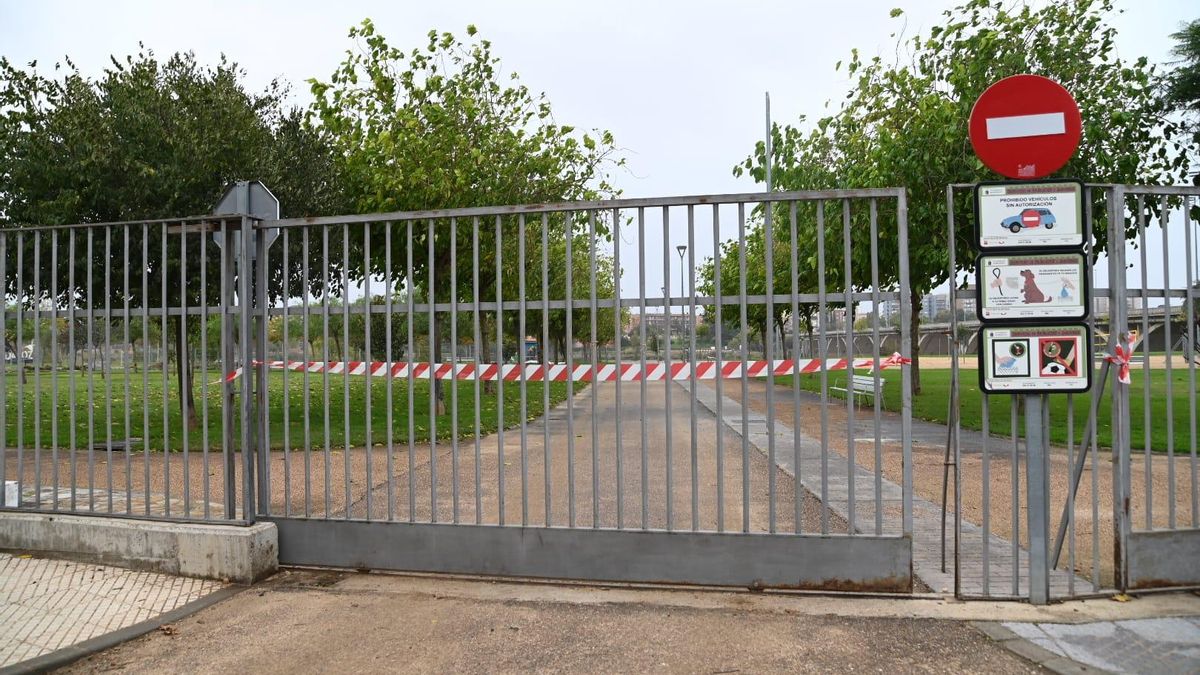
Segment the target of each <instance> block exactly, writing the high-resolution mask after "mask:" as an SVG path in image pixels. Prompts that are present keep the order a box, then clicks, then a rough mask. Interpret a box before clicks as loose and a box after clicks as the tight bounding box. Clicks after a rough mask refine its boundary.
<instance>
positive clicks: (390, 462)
mask: <svg viewBox="0 0 1200 675" xmlns="http://www.w3.org/2000/svg"><path fill="white" fill-rule="evenodd" d="M392 225H393V223H392V222H391V221H388V222H386V223H384V229H383V250H384V263H383V264H384V271H383V293H384V305H385V308H384V311H385V312H387V323H386V324H384V329H383V331H384V337H383V342H384V349H385V350H386V352H387V353H386V355H385V356H384V359H383V360H384V361H385V362H386V363H387V385H386V386H387V440H386V443H387V475H388V477H387V519H388V521H393V520H395V519H396V460H395V457H394V455H395V451H396V448H395V445H394V442H395V438H394V436H395V431H394V429H393V428H392V424H393V412H392V405H393V402H394V400H395V392H394V389H395V379H396V352H395V350H394V348H393V347H392V319H393V318H394V315H393V314H392V311H393V307H392V299H393V297H394V296H395V294H396V277H395V274H393V272H392ZM476 344H478V343H476ZM305 372H306V373H307V372H308V370H307V369H305ZM306 388H307V387H306Z"/></svg>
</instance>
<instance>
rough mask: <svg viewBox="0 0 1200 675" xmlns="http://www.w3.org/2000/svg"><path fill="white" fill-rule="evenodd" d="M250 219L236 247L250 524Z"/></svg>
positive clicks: (245, 498) (245, 507)
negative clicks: (238, 261)
mask: <svg viewBox="0 0 1200 675" xmlns="http://www.w3.org/2000/svg"><path fill="white" fill-rule="evenodd" d="M250 235H251V229H250V219H249V218H248V217H246V216H242V225H241V236H240V237H238V243H237V244H236V246H239V247H241V251H240V255H239V258H240V261H241V262H240V263H239V264H238V310H239V311H238V314H239V316H238V319H239V325H238V340H239V345H238V346H239V347H240V348H241V352H242V354H241V357H242V382H241V384H242V392H241V394H242V400H241V404H242V406H241V407H242V411H241V412H242V429H241V431H242V438H241V448H242V519H243V520H245V521H247V522H254V516H255V514H257V513H258V509H257V508H255V504H254V473H255V472H254V465H255V461H256V460H255V459H252V457H251V455H255V456H257V454H258V453H257V452H256V449H257V448H256V445H255V443H256V441H257V438H256V437H257V434H256V433H255V431H256V425H255V424H254V422H253V421H252V420H254V419H255V415H254V409H255V407H256V406H255V405H254V401H253V400H252V399H251V397H252V396H253V394H254V385H253V378H252V377H251V367H252V366H253V354H254V351H253V348H252V347H251V346H250V321H251V319H252V318H253V316H254V308H253V304H254V303H253V300H252V299H251V286H252V284H251V280H250V277H251V276H252V275H253V274H254V271H253V270H254V268H253V267H252V266H251V264H250V261H249V255H248V254H249V251H248V248H249V247H250V245H251V244H250Z"/></svg>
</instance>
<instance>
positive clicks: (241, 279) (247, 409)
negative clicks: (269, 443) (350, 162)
mask: <svg viewBox="0 0 1200 675" xmlns="http://www.w3.org/2000/svg"><path fill="white" fill-rule="evenodd" d="M252 234H253V232H252V230H251V228H250V219H249V218H246V217H243V218H242V219H241V236H240V237H239V242H238V249H239V250H238V254H239V260H240V263H239V265H238V310H239V311H238V314H239V316H238V346H239V347H240V348H241V352H242V353H241V362H242V381H241V385H242V391H241V396H242V399H241V416H242V423H241V432H242V433H241V436H242V437H241V446H242V519H243V520H246V521H248V522H253V521H254V520H255V516H256V515H257V514H258V509H257V506H256V505H255V495H254V480H255V478H254V476H255V472H254V469H255V462H256V461H257V453H256V452H255V434H254V431H255V427H254V422H253V421H252V420H253V419H254V401H253V400H252V396H253V394H254V386H253V379H252V377H253V371H252V368H253V365H254V364H253V361H254V357H253V353H254V348H253V347H252V346H251V344H250V340H251V337H252V336H251V325H250V323H251V320H252V318H253V310H254V307H253V305H254V301H253V299H252V295H251V294H252V292H253V283H252V276H253V274H254V272H253V269H254V268H253V264H252V261H251V260H250V247H251V245H252V244H251V242H250V237H251V236H252ZM164 241H165V237H164ZM163 295H164V298H165V296H166V292H165V291H164V293H163ZM163 304H164V305H165V304H166V302H165V300H164V303H163ZM164 320H165V313H164ZM165 332H166V331H165V330H164V334H165ZM164 340H165V338H164ZM163 353H164V354H165V353H166V348H165V346H164V348H163ZM164 368H165V366H164ZM164 373H165V370H164ZM164 377H165V374H164Z"/></svg>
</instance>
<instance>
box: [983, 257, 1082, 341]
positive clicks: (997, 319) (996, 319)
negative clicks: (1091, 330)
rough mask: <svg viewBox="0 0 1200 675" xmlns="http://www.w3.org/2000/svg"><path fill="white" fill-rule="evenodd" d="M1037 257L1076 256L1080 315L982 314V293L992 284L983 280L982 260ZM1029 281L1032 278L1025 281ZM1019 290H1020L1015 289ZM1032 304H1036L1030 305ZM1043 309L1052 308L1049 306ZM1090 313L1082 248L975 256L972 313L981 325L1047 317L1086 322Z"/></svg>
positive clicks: (1032, 321) (1033, 321) (1040, 320)
mask: <svg viewBox="0 0 1200 675" xmlns="http://www.w3.org/2000/svg"><path fill="white" fill-rule="evenodd" d="M1022 257H1029V258H1036V257H1078V258H1079V267H1080V273H1079V280H1078V287H1077V288H1076V289H1075V290H1076V292H1077V293H1078V294H1079V297H1080V300H1081V304H1082V305H1083V313H1082V314H1079V315H1053V314H1046V313H1042V314H1039V315H1037V316H984V314H983V312H984V307H985V303H984V295H985V294H986V293H987V289H988V288H990V287H991V285H992V283H993V280H991V279H984V261H985V260H987V259H989V258H1022ZM1028 281H1029V282H1030V283H1033V282H1032V279H1030V280H1028ZM1018 292H1020V291H1018ZM1033 306H1035V307H1036V306H1037V305H1036V304H1033ZM1046 309H1052V308H1050V307H1048V308H1046ZM1091 315H1092V266H1091V264H1090V261H1089V257H1088V254H1087V253H1084V252H1083V251H1042V250H1038V251H1036V252H1034V251H1011V252H1008V253H1004V254H997V253H981V254H979V255H978V256H976V258H975V316H976V318H977V319H979V322H980V323H981V324H985V325H1008V324H1017V325H1022V324H1045V323H1046V322H1047V321H1048V320H1051V321H1052V320H1057V321H1066V322H1076V321H1086V320H1087V319H1088V317H1090V316H1091Z"/></svg>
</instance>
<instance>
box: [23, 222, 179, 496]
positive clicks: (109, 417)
mask: <svg viewBox="0 0 1200 675" xmlns="http://www.w3.org/2000/svg"><path fill="white" fill-rule="evenodd" d="M104 268H105V274H104V422H105V427H106V428H105V431H104V433H105V448H104V456H105V467H104V470H105V474H106V478H107V480H108V494H107V495H106V499H107V502H108V512H109V513H112V512H113V448H112V445H113V440H112V426H113V414H112V363H111V359H112V228H111V227H105V228H104ZM39 361H40V359H39ZM39 365H40V363H39ZM38 370H41V369H40V368H39V369H38ZM36 372H37V371H35V373H36ZM38 398H41V387H40V386H39V387H38ZM183 426H184V436H183V437H184V438H185V439H186V438H187V425H186V424H184V425H183ZM184 466H185V467H186V466H187V465H186V464H185V465H184ZM185 503H186V502H185Z"/></svg>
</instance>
